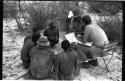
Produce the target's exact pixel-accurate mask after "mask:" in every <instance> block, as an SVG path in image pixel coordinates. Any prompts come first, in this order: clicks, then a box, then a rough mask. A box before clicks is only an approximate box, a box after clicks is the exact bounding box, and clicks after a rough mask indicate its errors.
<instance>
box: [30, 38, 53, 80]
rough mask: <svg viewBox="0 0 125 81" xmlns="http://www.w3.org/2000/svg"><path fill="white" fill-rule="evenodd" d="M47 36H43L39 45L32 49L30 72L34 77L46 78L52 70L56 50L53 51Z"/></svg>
mask: <svg viewBox="0 0 125 81" xmlns="http://www.w3.org/2000/svg"><path fill="white" fill-rule="evenodd" d="M49 44H50V42H49V41H48V39H47V37H45V36H41V37H40V39H39V41H38V42H37V45H36V46H34V47H33V48H32V49H31V51H30V57H31V65H30V67H29V73H30V75H31V77H32V78H33V79H38V80H40V79H46V78H47V77H48V76H49V73H50V72H51V69H52V65H53V61H54V52H53V51H51V50H50V49H51V48H50V46H49Z"/></svg>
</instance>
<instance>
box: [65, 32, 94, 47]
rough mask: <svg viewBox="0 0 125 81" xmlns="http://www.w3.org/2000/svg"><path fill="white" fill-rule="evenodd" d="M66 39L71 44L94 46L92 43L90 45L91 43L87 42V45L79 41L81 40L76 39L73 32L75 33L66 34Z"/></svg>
mask: <svg viewBox="0 0 125 81" xmlns="http://www.w3.org/2000/svg"><path fill="white" fill-rule="evenodd" d="M65 38H66V39H67V40H68V41H69V42H70V43H73V42H75V43H76V44H77V43H80V44H82V45H86V46H92V43H90V42H87V43H86V44H83V43H82V42H81V41H79V40H78V39H77V38H76V36H75V34H74V32H73V33H69V34H66V35H65Z"/></svg>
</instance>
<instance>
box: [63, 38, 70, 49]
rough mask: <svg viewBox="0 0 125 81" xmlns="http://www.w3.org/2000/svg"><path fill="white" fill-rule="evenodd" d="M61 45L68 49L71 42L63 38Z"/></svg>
mask: <svg viewBox="0 0 125 81" xmlns="http://www.w3.org/2000/svg"><path fill="white" fill-rule="evenodd" d="M61 47H62V48H63V50H67V49H68V48H70V42H69V41H68V40H63V41H62V43H61Z"/></svg>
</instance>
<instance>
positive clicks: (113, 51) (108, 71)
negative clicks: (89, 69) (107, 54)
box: [102, 48, 116, 73]
mask: <svg viewBox="0 0 125 81" xmlns="http://www.w3.org/2000/svg"><path fill="white" fill-rule="evenodd" d="M115 50H116V48H114V50H113V52H112V54H111V55H112V57H111V58H110V60H109V61H108V63H107V64H106V62H105V59H104V58H103V57H102V59H103V61H104V63H105V66H106V68H107V70H108V72H110V70H109V69H108V64H109V63H110V61H111V59H112V58H113V54H114V52H115ZM106 68H105V69H106ZM105 69H104V70H105ZM104 70H103V71H102V73H103V72H104ZM110 73H111V72H110Z"/></svg>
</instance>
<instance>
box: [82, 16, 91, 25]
mask: <svg viewBox="0 0 125 81" xmlns="http://www.w3.org/2000/svg"><path fill="white" fill-rule="evenodd" d="M82 23H83V25H88V24H90V23H92V20H91V17H90V16H89V15H84V16H83V17H82Z"/></svg>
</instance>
